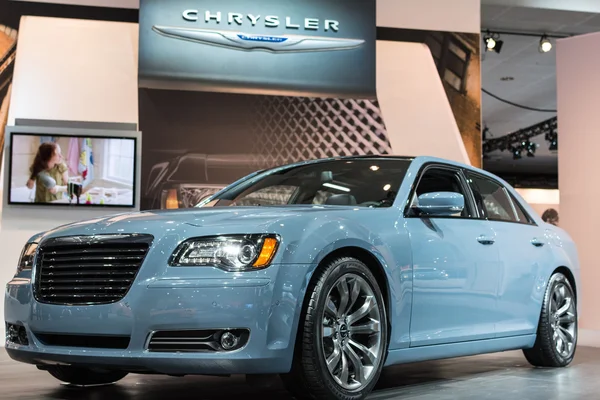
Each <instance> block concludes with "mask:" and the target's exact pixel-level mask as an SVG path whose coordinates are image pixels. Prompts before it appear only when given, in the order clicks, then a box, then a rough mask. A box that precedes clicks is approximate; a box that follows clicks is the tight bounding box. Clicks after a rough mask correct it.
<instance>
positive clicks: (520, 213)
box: [510, 194, 534, 224]
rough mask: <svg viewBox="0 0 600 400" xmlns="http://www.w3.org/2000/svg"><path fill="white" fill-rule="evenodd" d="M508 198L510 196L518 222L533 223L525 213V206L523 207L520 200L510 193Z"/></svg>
mask: <svg viewBox="0 0 600 400" xmlns="http://www.w3.org/2000/svg"><path fill="white" fill-rule="evenodd" d="M510 198H511V200H512V202H513V204H514V205H515V210H516V211H517V218H518V219H519V222H522V223H524V224H533V223H534V222H533V220H532V219H531V217H530V216H529V215H528V214H527V212H526V211H525V208H523V205H522V204H521V202H520V201H519V200H517V199H516V198H515V196H513V195H512V194H511V195H510Z"/></svg>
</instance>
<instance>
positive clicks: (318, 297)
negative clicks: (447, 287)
mask: <svg viewBox="0 0 600 400" xmlns="http://www.w3.org/2000/svg"><path fill="white" fill-rule="evenodd" d="M345 276H358V277H360V278H362V279H363V281H362V282H363V283H364V282H366V283H367V284H368V287H370V289H371V290H372V293H373V295H374V296H373V297H374V298H375V300H376V301H377V307H373V309H375V308H376V309H377V310H379V315H380V318H379V319H380V324H379V326H380V329H379V331H378V334H379V343H380V345H379V350H378V352H379V353H380V354H378V359H377V361H376V362H374V363H373V364H372V368H373V369H372V371H373V372H372V373H371V375H370V378H369V379H368V383H366V384H365V385H363V387H360V388H358V389H357V390H347V389H345V388H344V387H342V386H341V385H340V384H338V383H337V382H336V381H335V380H334V378H333V376H332V373H330V372H329V369H328V368H327V365H326V361H325V351H324V347H323V343H324V340H325V339H323V320H322V316H323V315H324V312H325V303H326V300H327V298H328V296H329V292H330V291H331V290H332V288H333V287H334V285H335V283H336V282H338V280H339V279H340V278H342V277H345ZM351 279H352V278H351ZM361 299H362V298H361ZM356 304H358V301H357V303H356ZM338 306H339V304H338ZM339 332H340V335H341V331H339ZM340 337H342V336H340ZM346 338H348V341H350V340H351V339H352V338H354V336H352V335H351V334H350V335H348V336H346ZM347 347H350V345H348V346H347ZM387 349H388V322H387V313H386V308H385V302H384V298H383V295H382V292H381V289H380V288H379V285H378V283H377V280H376V278H375V276H374V275H373V273H372V272H371V271H370V270H369V268H368V267H367V266H366V265H365V264H364V263H362V262H361V261H359V260H357V259H354V258H351V257H341V258H337V259H335V260H332V261H331V262H329V263H328V264H327V265H325V266H323V267H322V268H319V269H318V270H317V271H316V272H315V276H314V277H313V279H312V280H311V284H310V285H309V287H308V290H307V293H306V300H305V304H304V307H303V311H302V315H301V317H300V323H299V328H298V338H297V340H296V348H295V354H294V360H293V364H292V370H291V372H290V373H289V374H284V375H282V376H281V378H282V380H283V382H284V385H285V387H286V388H287V389H288V390H289V391H290V392H291V393H292V394H293V395H294V397H295V398H296V399H311V400H334V399H335V400H362V399H364V398H365V397H366V396H367V395H368V394H369V393H370V392H371V391H372V390H373V388H374V386H375V385H376V384H377V381H378V380H379V376H380V375H381V370H382V368H383V364H384V362H385V358H386V355H387ZM344 351H345V350H342V351H341V352H342V353H344ZM346 359H347V360H348V358H346ZM349 362H350V361H348V363H349ZM348 365H350V364H348ZM340 368H341V366H340ZM351 379H353V378H352V377H351Z"/></svg>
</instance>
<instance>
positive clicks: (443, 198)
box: [412, 192, 465, 217]
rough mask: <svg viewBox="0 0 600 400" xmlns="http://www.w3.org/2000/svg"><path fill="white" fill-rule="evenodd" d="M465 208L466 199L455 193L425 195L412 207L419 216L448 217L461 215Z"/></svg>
mask: <svg viewBox="0 0 600 400" xmlns="http://www.w3.org/2000/svg"><path fill="white" fill-rule="evenodd" d="M464 208H465V197H464V196H463V195H462V194H460V193H454V192H433V193H425V194H422V195H421V196H419V197H418V199H417V204H416V205H414V206H413V207H412V209H413V210H414V211H416V214H417V215H424V216H432V217H433V216H437V217H446V216H450V215H455V214H459V213H461V212H462V211H463V209H464Z"/></svg>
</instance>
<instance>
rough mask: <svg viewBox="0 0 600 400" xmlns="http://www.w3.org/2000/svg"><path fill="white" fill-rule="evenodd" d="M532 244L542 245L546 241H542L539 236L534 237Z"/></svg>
mask: <svg viewBox="0 0 600 400" xmlns="http://www.w3.org/2000/svg"><path fill="white" fill-rule="evenodd" d="M531 244H532V245H534V246H535V247H542V246H543V245H544V242H542V241H541V240H539V239H538V238H533V239H531Z"/></svg>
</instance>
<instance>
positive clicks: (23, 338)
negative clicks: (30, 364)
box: [19, 326, 29, 346]
mask: <svg viewBox="0 0 600 400" xmlns="http://www.w3.org/2000/svg"><path fill="white" fill-rule="evenodd" d="M19 344H21V345H23V346H29V338H28V337H27V331H26V330H25V327H23V326H21V327H20V328H19Z"/></svg>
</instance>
